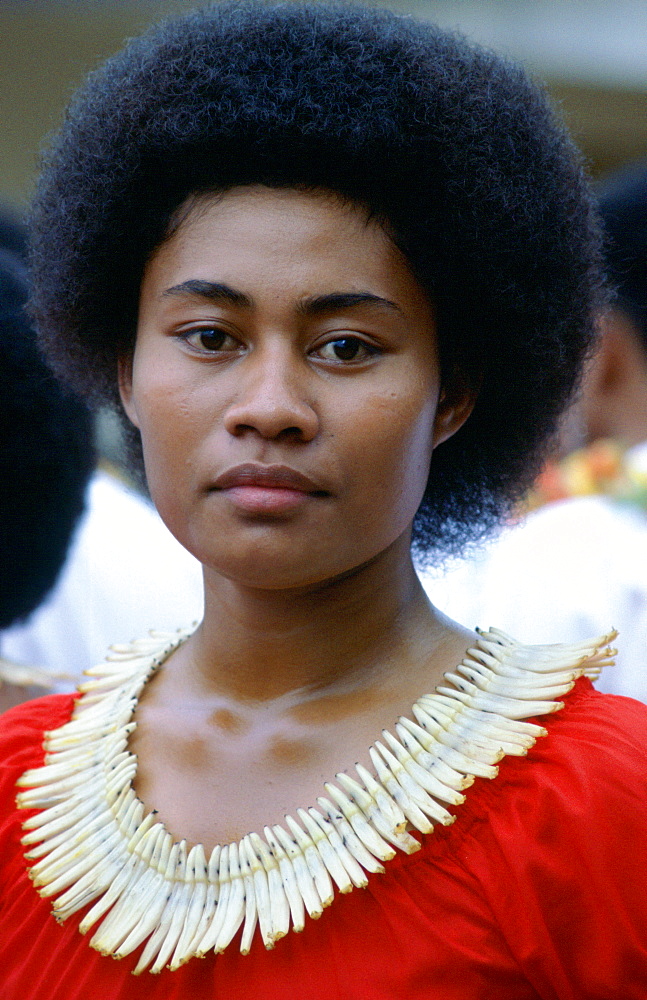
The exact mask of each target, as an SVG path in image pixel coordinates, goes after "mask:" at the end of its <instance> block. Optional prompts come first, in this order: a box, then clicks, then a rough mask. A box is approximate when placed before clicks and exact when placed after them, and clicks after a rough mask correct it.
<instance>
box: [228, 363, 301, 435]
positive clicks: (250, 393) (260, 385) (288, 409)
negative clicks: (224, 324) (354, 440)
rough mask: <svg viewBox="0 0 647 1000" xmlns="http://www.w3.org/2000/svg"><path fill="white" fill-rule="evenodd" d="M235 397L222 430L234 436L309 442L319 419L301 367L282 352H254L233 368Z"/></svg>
mask: <svg viewBox="0 0 647 1000" xmlns="http://www.w3.org/2000/svg"><path fill="white" fill-rule="evenodd" d="M236 376H237V382H236V393H235V398H234V399H233V400H232V402H231V403H230V405H229V407H228V408H227V411H226V413H225V418H224V422H225V428H226V429H227V431H229V433H230V434H232V435H234V436H235V437H240V436H241V435H244V434H247V433H256V434H258V435H260V437H262V438H266V439H275V438H292V439H294V440H296V441H311V440H312V439H313V438H314V437H315V436H316V434H317V432H318V430H319V418H318V416H317V413H316V412H315V410H314V409H313V406H312V403H311V401H310V400H309V399H308V396H307V393H306V383H308V379H307V377H306V373H305V365H304V362H303V361H302V360H301V359H298V358H295V357H294V356H293V355H292V353H291V352H289V351H286V350H273V351H272V350H267V351H266V350H263V349H257V350H256V351H252V352H250V354H249V355H248V356H247V357H246V358H245V359H244V360H243V361H242V363H241V364H240V365H239V366H237V372H236Z"/></svg>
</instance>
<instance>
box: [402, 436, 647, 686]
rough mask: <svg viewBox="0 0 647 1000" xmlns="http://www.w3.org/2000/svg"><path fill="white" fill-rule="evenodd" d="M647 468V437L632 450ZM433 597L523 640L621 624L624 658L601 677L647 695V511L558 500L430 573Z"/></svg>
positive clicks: (427, 582)
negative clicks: (481, 548)
mask: <svg viewBox="0 0 647 1000" xmlns="http://www.w3.org/2000/svg"><path fill="white" fill-rule="evenodd" d="M627 461H628V462H629V463H630V464H631V465H632V466H633V467H634V468H637V469H640V470H641V471H647V443H644V444H641V445H639V446H637V447H636V448H634V449H632V450H631V451H630V452H629V453H628V454H627ZM421 579H422V582H423V584H424V586H425V590H426V591H427V593H428V595H429V597H430V599H431V601H432V602H433V604H435V605H436V607H438V608H439V609H440V610H441V611H444V612H445V613H446V614H448V615H449V616H450V617H451V618H455V619H456V620H457V621H460V622H462V623H463V624H464V625H467V626H468V627H470V628H474V627H475V626H477V625H478V626H481V627H482V628H488V627H490V626H491V625H496V626H497V627H498V628H501V629H503V630H504V631H506V632H509V633H510V634H511V635H512V636H514V637H515V638H516V639H519V640H521V641H522V642H529V643H543V642H568V643H571V642H576V641H577V640H579V639H588V638H591V637H592V636H596V635H600V634H602V633H604V632H607V631H608V630H609V629H610V628H611V627H615V628H617V629H618V631H619V633H620V634H619V636H618V639H617V640H616V644H617V648H618V651H619V652H618V656H617V659H616V665H615V666H614V667H608V668H607V669H606V670H604V671H603V673H602V677H601V678H600V680H599V681H598V682H597V683H596V686H597V687H599V688H600V689H601V690H603V691H608V692H611V693H612V694H624V695H630V696H631V697H633V698H638V699H640V700H641V701H644V702H647V513H646V512H645V511H642V510H639V509H637V508H633V507H629V506H625V505H622V504H619V503H617V502H614V501H612V500H609V499H606V498H604V497H600V496H591V497H577V498H573V499H570V500H563V501H560V502H557V503H552V504H549V505H548V506H546V507H542V508H541V509H540V510H538V511H535V512H534V513H532V514H530V515H529V516H528V518H527V519H526V520H525V521H524V522H522V523H521V524H518V525H516V526H515V527H513V528H509V529H506V530H505V531H504V532H503V534H502V535H501V536H500V537H499V538H498V539H497V540H496V541H495V542H494V543H493V544H491V545H490V547H489V548H488V549H486V550H485V551H484V552H483V553H481V554H480V555H478V556H476V557H475V558H473V559H470V560H467V561H465V562H463V563H460V564H459V565H458V566H456V567H454V568H452V569H450V570H449V571H448V572H447V573H446V574H445V575H444V576H440V577H435V576H431V575H429V574H424V573H421Z"/></svg>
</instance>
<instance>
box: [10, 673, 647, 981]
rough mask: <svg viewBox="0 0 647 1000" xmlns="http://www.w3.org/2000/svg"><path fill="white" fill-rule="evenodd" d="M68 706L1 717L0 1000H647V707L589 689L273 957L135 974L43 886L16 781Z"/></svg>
mask: <svg viewBox="0 0 647 1000" xmlns="http://www.w3.org/2000/svg"><path fill="white" fill-rule="evenodd" d="M71 707H72V698H71V696H67V695H61V696H53V697H49V698H43V699H41V700H40V701H37V702H30V703H27V704H25V705H22V706H20V707H18V708H17V709H13V710H12V711H11V712H9V713H7V714H6V715H4V716H3V717H2V718H0V996H1V997H2V1000H95V998H97V1000H99V998H100V1000H117V998H119V1000H140V998H146V1000H149V998H156V1000H158V998H159V1000H161V998H164V1000H176V998H177V1000H179V998H183V1000H188V998H191V1000H193V998H200V1000H204V998H212V997H213V998H222V1000H225V998H226V1000H243V998H244V1000H249V998H255V997H262V998H264V1000H348V998H358V1000H417V998H429V1000H432V998H433V1000H536V998H538V997H539V998H542V1000H557V998H559V1000H616V998H621V1000H638V998H640V1000H645V998H647V891H646V890H647V879H646V877H645V875H646V872H647V849H646V848H647V768H646V766H645V762H646V754H645V748H644V734H645V733H647V707H646V706H645V705H643V704H641V703H639V702H635V701H632V700H631V699H626V698H616V697H613V696H609V695H601V694H599V693H598V692H596V691H595V690H594V689H593V688H592V687H591V685H590V683H589V682H588V681H587V680H580V681H579V682H578V684H577V685H576V688H575V690H574V691H573V692H572V694H571V695H569V696H568V697H567V699H566V706H565V708H564V709H563V710H562V711H561V712H559V713H557V714H556V715H553V716H551V717H550V718H548V720H546V719H542V723H543V724H545V725H546V726H547V728H548V736H546V737H544V738H541V739H539V740H538V741H537V743H536V744H535V746H534V747H533V748H532V749H531V750H530V751H529V753H528V756H527V757H521V758H517V757H506V758H505V759H504V760H503V761H502V762H501V765H500V773H499V775H498V777H497V778H495V779H494V780H492V781H488V780H484V779H477V780H476V782H475V784H474V785H473V786H472V788H470V789H469V790H468V792H467V801H466V802H465V804H464V805H462V806H460V807H459V809H458V810H457V820H456V823H455V824H454V825H453V826H451V827H449V828H437V829H436V830H435V831H434V833H433V834H431V835H429V836H428V837H424V838H422V839H423V840H424V846H423V849H422V850H421V851H419V852H418V853H416V854H413V855H410V856H407V855H402V854H398V856H397V857H396V858H394V859H393V860H392V861H390V862H388V863H387V865H386V873H385V874H384V875H372V876H371V877H370V878H369V884H368V887H367V888H366V889H355V890H354V891H353V892H352V893H350V894H349V895H343V896H336V898H335V900H334V902H333V904H332V905H331V906H330V907H329V908H328V909H326V910H325V911H324V914H323V916H322V917H321V919H320V920H318V921H312V920H308V921H307V922H306V927H305V930H304V931H303V932H302V933H300V934H294V933H290V934H288V935H287V937H285V938H284V939H283V940H281V941H279V942H278V944H277V946H276V948H275V949H274V950H273V951H269V952H268V951H265V949H264V948H263V946H262V943H261V942H260V941H259V940H255V941H254V944H253V946H252V950H251V953H250V954H249V955H248V956H242V955H240V954H239V953H238V951H237V950H236V946H235V944H234V945H232V946H231V947H230V948H228V949H227V950H226V951H225V953H224V954H222V955H218V956H215V955H214V954H213V953H210V954H209V955H208V956H207V957H206V958H204V959H202V960H200V959H197V958H194V959H191V960H190V961H189V962H188V963H187V964H186V965H184V966H183V967H182V968H180V969H178V970H177V971H174V972H169V971H168V970H164V971H163V972H162V973H161V974H159V975H152V974H150V973H148V972H146V973H144V974H142V975H141V976H139V977H137V978H135V977H133V976H132V975H131V974H130V969H132V967H133V965H134V961H133V956H130V957H129V958H127V959H123V960H121V961H116V960H114V959H112V958H106V957H103V956H101V955H99V954H98V953H96V952H95V951H93V950H92V949H91V948H89V946H88V942H87V940H86V938H84V937H83V936H82V935H81V934H79V932H78V930H77V927H78V923H79V919H80V916H79V914H75V915H74V916H72V917H70V918H69V920H68V921H67V922H66V924H64V925H63V926H59V925H58V924H57V923H56V922H55V920H54V919H53V917H52V916H51V914H50V906H49V903H48V902H47V901H45V900H42V899H41V898H40V897H39V896H38V895H37V893H36V890H35V889H34V888H33V886H32V884H31V882H30V880H29V878H28V876H27V873H26V864H25V861H24V858H23V856H22V847H21V844H20V837H21V834H22V830H21V823H22V821H23V820H24V819H25V816H26V814H25V812H24V811H18V810H17V809H16V808H15V805H14V798H15V793H16V789H15V782H16V779H17V778H18V777H19V776H20V775H21V774H22V772H23V771H25V769H27V768H33V767H37V766H39V765H40V764H41V763H42V757H43V751H42V746H41V743H42V734H43V731H44V730H45V729H52V728H55V727H56V726H59V725H61V724H62V723H63V722H65V721H66V720H67V719H68V717H69V715H70V711H71Z"/></svg>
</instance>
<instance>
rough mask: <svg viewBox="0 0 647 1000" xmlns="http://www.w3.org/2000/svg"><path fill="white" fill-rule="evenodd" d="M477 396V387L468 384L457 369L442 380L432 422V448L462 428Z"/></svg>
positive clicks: (463, 375) (470, 383)
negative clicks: (434, 417)
mask: <svg viewBox="0 0 647 1000" xmlns="http://www.w3.org/2000/svg"><path fill="white" fill-rule="evenodd" d="M478 394H479V388H478V386H476V385H474V384H473V383H472V382H470V381H469V380H468V379H467V377H466V376H465V374H464V373H463V372H462V371H461V370H460V369H459V368H454V370H453V371H452V372H451V374H450V376H449V377H448V378H447V379H444V380H443V385H442V388H441V391H440V398H439V400H438V407H437V409H436V419H435V420H434V436H433V447H434V448H437V447H438V445H439V444H442V443H443V441H447V439H448V438H450V437H451V436H452V434H455V433H456V431H457V430H459V429H460V428H461V427H462V426H463V424H464V423H465V421H466V420H467V418H468V417H469V415H470V413H471V412H472V410H473V409H474V404H475V403H476V399H477V396H478Z"/></svg>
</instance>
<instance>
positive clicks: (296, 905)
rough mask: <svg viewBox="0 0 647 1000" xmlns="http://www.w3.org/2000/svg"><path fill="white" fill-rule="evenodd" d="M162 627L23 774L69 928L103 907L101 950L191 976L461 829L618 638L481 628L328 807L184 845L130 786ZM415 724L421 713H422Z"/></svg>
mask: <svg viewBox="0 0 647 1000" xmlns="http://www.w3.org/2000/svg"><path fill="white" fill-rule="evenodd" d="M189 634H190V633H189V632H185V631H182V632H178V633H174V634H173V635H167V634H164V633H151V635H150V637H149V638H147V639H144V640H142V641H139V642H135V643H133V644H132V645H130V646H114V647H113V648H112V650H111V652H110V653H109V655H108V657H107V659H106V661H105V662H104V663H102V664H100V665H99V666H97V667H94V668H93V669H91V670H89V671H87V673H88V675H89V676H90V677H91V679H90V680H89V681H87V682H85V683H84V684H82V685H81V688H80V691H81V697H80V698H79V700H78V701H77V703H76V707H75V709H74V713H73V715H72V718H71V720H70V722H68V723H66V724H65V725H63V726H60V727H59V728H58V729H54V730H52V731H50V732H48V733H46V734H45V743H44V747H45V751H46V755H45V762H44V764H43V766H42V767H39V768H35V769H34V770H31V771H27V772H26V773H25V774H24V775H23V776H22V777H21V778H20V780H19V782H18V784H19V786H20V787H21V788H23V789H26V790H25V791H21V792H20V793H19V795H18V805H19V806H20V807H21V808H24V809H30V810H38V811H37V812H35V813H34V814H33V815H31V816H30V817H29V818H28V819H26V820H25V822H24V824H23V827H24V830H25V835H24V837H23V843H24V844H25V845H26V847H27V853H26V857H27V859H28V861H29V862H30V876H31V879H32V881H33V883H34V885H35V886H36V888H37V889H38V892H39V893H40V894H41V896H44V897H48V898H49V897H52V898H53V912H54V915H55V917H56V918H57V919H58V920H60V921H63V920H65V919H67V917H69V916H70V915H71V914H73V913H74V912H75V911H77V910H80V909H82V908H84V907H87V906H88V905H89V904H93V905H92V906H91V907H90V909H89V910H88V912H87V913H86V914H85V916H84V917H83V919H82V920H81V922H80V925H79V929H80V931H81V933H82V934H86V933H88V931H90V930H91V929H92V930H93V936H92V938H91V940H90V945H91V946H92V947H93V948H96V949H97V951H100V952H101V953H102V954H104V955H112V956H113V957H114V958H123V957H124V956H126V955H129V954H130V953H131V952H133V951H135V950H136V949H137V948H139V946H140V945H142V944H144V948H143V950H142V953H141V956H140V958H139V961H138V962H137V964H136V966H135V968H134V970H133V971H134V973H135V974H139V973H141V972H143V971H144V970H145V969H149V970H150V971H151V972H160V971H161V969H162V968H164V966H167V967H168V968H170V969H177V968H178V967H179V966H180V965H182V964H183V963H184V962H186V961H188V960H189V959H190V958H192V957H194V956H203V955H205V954H206V953H207V952H209V951H211V950H213V951H215V952H222V951H223V950H224V949H225V948H226V947H227V946H228V945H229V944H230V943H231V942H232V940H233V939H234V937H235V936H236V934H237V932H238V931H239V929H240V928H241V925H242V934H241V936H240V942H239V946H240V950H241V952H243V954H247V953H248V952H249V950H250V948H251V946H252V940H253V937H254V934H255V931H256V928H257V927H258V929H259V931H260V936H261V938H262V940H263V943H264V944H265V947H266V948H273V947H274V944H275V943H276V942H277V941H278V940H279V939H280V938H282V937H284V935H285V934H287V933H288V931H289V930H290V929H292V930H294V931H300V930H302V929H303V926H304V922H305V916H306V913H307V914H308V915H309V916H310V917H313V918H317V917H319V916H320V915H321V913H322V910H323V908H324V907H326V906H329V905H330V903H332V901H333V896H334V887H335V886H336V887H337V889H338V890H339V891H340V892H350V891H351V890H352V889H353V887H355V886H365V885H366V884H367V878H368V874H373V873H376V872H383V871H384V867H383V863H384V862H386V861H388V860H389V859H390V858H392V857H394V856H395V851H396V848H397V849H398V850H401V851H405V852H406V853H408V854H410V853H413V852H414V851H417V850H419V848H420V843H419V841H418V840H417V839H416V838H415V837H413V836H412V835H411V833H410V832H409V830H410V829H413V830H417V831H419V832H420V833H423V834H429V833H431V832H432V830H433V825H434V823H441V824H443V825H445V826H447V825H449V824H450V823H453V822H454V819H455V817H454V814H453V813H452V812H450V811H449V809H448V808H447V806H450V807H456V806H460V804H461V803H462V802H463V801H464V799H465V796H464V794H463V793H464V791H465V789H467V788H468V787H469V786H470V785H471V784H472V782H473V781H474V776H479V777H482V778H494V777H495V776H496V774H497V767H496V765H497V763H498V761H500V760H501V758H502V757H503V756H504V755H506V754H514V755H522V754H525V753H527V751H528V748H529V747H531V746H532V745H533V743H534V742H535V740H536V739H537V737H539V736H544V735H545V734H546V730H545V729H543V728H542V727H541V726H538V725H536V724H534V723H529V722H524V721H521V720H523V719H527V718H530V717H533V716H540V715H545V714H547V713H549V712H556V711H557V710H558V709H560V708H561V707H562V706H563V703H562V702H560V701H558V700H557V701H556V700H555V699H559V698H560V697H561V696H562V695H565V694H566V693H567V692H568V691H569V690H570V689H571V688H572V687H573V684H574V683H575V681H576V680H577V678H578V677H580V676H582V675H583V674H586V675H587V676H589V677H592V678H595V677H597V676H598V674H599V673H600V669H601V667H602V666H604V665H606V663H608V662H610V657H611V656H612V655H613V653H614V652H615V651H614V650H611V649H610V648H608V645H607V644H608V643H609V642H610V641H611V640H612V639H613V638H614V637H615V632H611V633H609V634H608V635H605V636H601V637H600V638H598V639H593V640H591V641H590V642H583V643H580V644H578V645H573V646H566V645H556V646H523V645H520V644H519V643H517V642H515V641H514V640H512V639H510V638H509V637H508V636H506V635H505V634H504V633H503V632H499V631H497V630H495V629H492V630H491V631H489V632H484V633H480V636H479V639H478V641H477V643H476V644H475V646H474V647H473V648H472V649H470V650H468V652H467V654H466V657H465V659H464V660H463V662H462V663H461V664H460V665H459V666H458V667H457V668H456V672H455V673H448V674H446V675H445V678H446V680H447V681H448V682H449V683H448V685H447V686H440V687H439V688H438V690H437V691H436V693H435V694H426V695H423V696H422V697H421V698H419V699H418V701H417V702H416V703H415V704H414V705H413V709H412V718H405V717H404V716H402V717H401V718H400V719H399V720H398V722H397V723H396V725H395V733H396V735H393V734H392V733H390V732H388V731H387V730H384V731H383V733H382V739H381V740H376V742H375V743H374V744H373V746H372V747H371V748H370V750H369V755H370V759H371V762H372V764H373V767H374V773H373V774H372V773H371V772H370V771H369V770H368V769H367V768H365V767H363V766H362V765H361V764H357V765H356V767H355V774H354V775H351V774H346V773H340V774H338V775H336V777H335V781H334V782H329V783H327V784H326V785H325V788H324V792H325V795H322V796H321V797H320V798H318V799H317V807H312V808H310V809H298V810H297V815H296V818H295V817H292V816H286V818H285V825H284V826H274V827H271V828H270V827H265V829H264V830H263V835H262V836H261V835H260V834H257V833H252V834H249V835H248V836H246V837H243V839H242V840H241V841H240V842H239V843H231V844H224V845H222V846H217V847H215V848H214V850H213V851H212V852H211V855H210V856H209V857H208V858H207V857H206V855H205V851H204V849H203V847H202V846H201V845H200V844H196V845H195V846H194V847H191V848H190V849H189V848H188V847H187V844H186V841H184V840H183V841H181V842H180V843H177V842H174V841H173V838H172V837H171V834H170V833H169V832H168V831H167V830H166V829H165V827H164V825H163V824H162V823H160V822H159V821H157V819H156V814H155V813H154V812H148V814H147V813H146V808H145V806H144V804H143V803H142V802H141V801H140V800H139V799H138V798H137V796H136V794H135V791H134V788H133V785H132V781H133V778H134V776H135V773H136V770H137V761H136V758H135V756H134V755H133V754H132V753H130V751H129V750H128V738H129V736H130V734H131V733H132V731H133V729H134V728H135V726H136V723H135V722H133V721H131V720H132V716H133V713H134V710H135V708H136V706H137V700H138V698H139V695H140V693H141V691H142V689H143V687H144V685H145V684H146V682H147V681H148V680H149V679H150V678H151V676H152V675H153V674H154V673H155V672H156V671H157V670H159V668H160V667H161V665H162V664H163V662H164V660H165V659H166V658H167V656H168V655H169V654H170V653H171V652H172V651H173V650H174V649H175V648H176V647H177V646H178V645H179V644H180V643H181V642H183V641H184V640H185V639H186V638H187V637H188V635H189ZM414 720H415V721H414Z"/></svg>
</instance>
